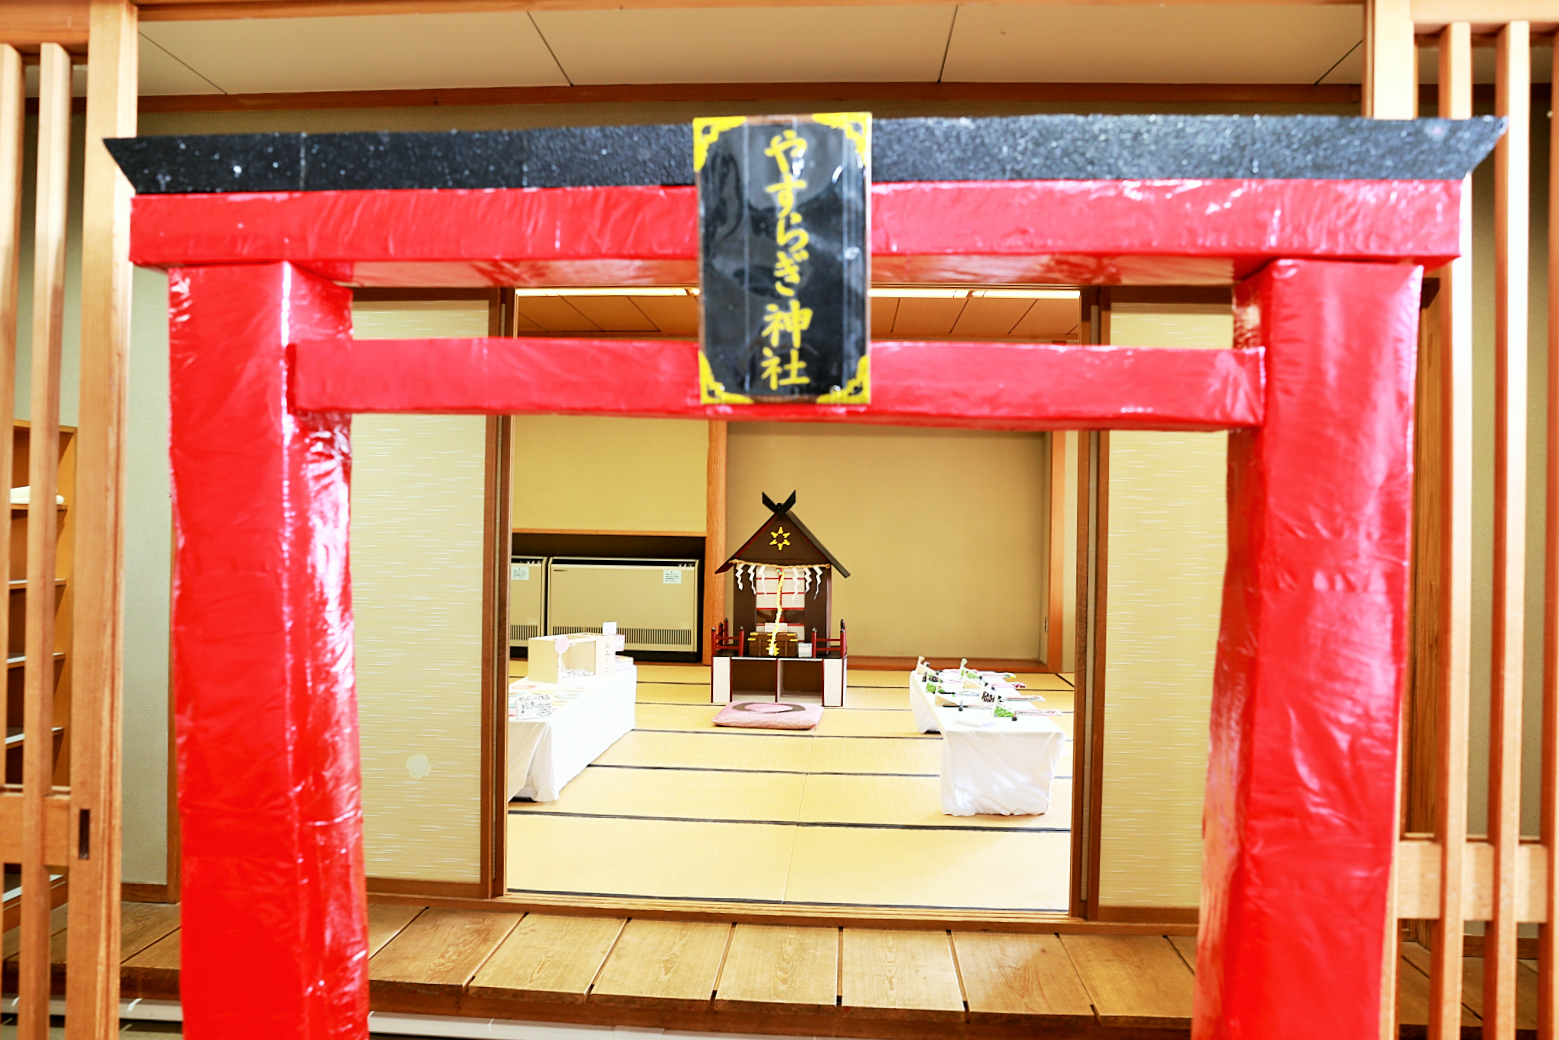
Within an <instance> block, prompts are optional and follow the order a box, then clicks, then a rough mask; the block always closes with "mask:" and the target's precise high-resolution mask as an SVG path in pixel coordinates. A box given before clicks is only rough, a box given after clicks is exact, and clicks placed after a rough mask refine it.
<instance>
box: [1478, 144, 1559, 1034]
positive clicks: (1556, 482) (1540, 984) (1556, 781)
mask: <svg viewBox="0 0 1559 1040" xmlns="http://www.w3.org/2000/svg"><path fill="white" fill-rule="evenodd" d="M1548 149H1549V152H1548V197H1549V198H1550V199H1553V198H1559V134H1556V133H1553V132H1552V127H1551V126H1550V131H1549V135H1548ZM1464 205H1465V203H1464ZM1555 250H1559V220H1553V219H1550V220H1549V221H1548V255H1549V256H1556V255H1559V253H1556V252H1555ZM1556 294H1559V264H1554V263H1551V264H1549V265H1548V299H1549V300H1550V301H1555V300H1559V295H1556ZM1548 356H1549V358H1559V306H1554V305H1553V304H1550V306H1549V307H1548ZM1547 390H1548V429H1547V431H1546V432H1547V449H1548V460H1547V461H1548V473H1547V477H1548V481H1547V491H1548V495H1547V503H1546V509H1545V512H1544V520H1545V523H1544V529H1543V544H1544V559H1543V564H1544V566H1543V704H1542V713H1541V719H1542V722H1541V725H1542V758H1541V760H1540V764H1539V767H1538V768H1539V780H1538V790H1539V792H1540V793H1539V797H1538V837H1539V839H1540V840H1541V841H1542V843H1543V845H1544V847H1545V848H1546V849H1547V850H1548V851H1549V856H1548V867H1549V870H1548V872H1547V874H1546V875H1545V877H1544V878H1543V897H1544V900H1543V901H1544V903H1545V904H1546V905H1547V907H1548V908H1549V911H1550V919H1549V920H1547V921H1545V922H1544V923H1543V924H1541V925H1539V926H1538V929H1537V950H1538V953H1537V980H1536V986H1537V1021H1538V1030H1539V1035H1540V1036H1543V1037H1548V1038H1551V1037H1554V1036H1555V1035H1556V1034H1559V913H1556V912H1555V911H1556V910H1559V870H1556V869H1554V866H1555V861H1556V856H1555V852H1556V851H1559V365H1555V364H1552V363H1550V364H1549V366H1548V387H1547Z"/></svg>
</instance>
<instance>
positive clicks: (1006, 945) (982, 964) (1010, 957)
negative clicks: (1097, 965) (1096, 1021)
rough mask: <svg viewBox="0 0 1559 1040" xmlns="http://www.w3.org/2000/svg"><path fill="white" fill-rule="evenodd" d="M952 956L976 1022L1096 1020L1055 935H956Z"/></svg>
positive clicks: (1087, 1021)
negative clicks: (986, 1018)
mask: <svg viewBox="0 0 1559 1040" xmlns="http://www.w3.org/2000/svg"><path fill="white" fill-rule="evenodd" d="M953 952H954V953H955V954H956V955H957V957H958V969H959V975H960V977H962V979H963V983H964V992H966V993H967V994H968V995H969V1015H970V1020H971V1021H977V1020H979V1019H981V1018H984V1017H991V1018H999V1019H1001V1020H1002V1021H1006V1022H1009V1023H1010V1024H1013V1025H1018V1024H1029V1025H1034V1026H1039V1025H1042V1024H1045V1023H1049V1024H1053V1025H1062V1024H1082V1023H1091V1022H1092V1021H1093V1004H1092V1002H1090V1001H1089V999H1088V991H1087V990H1086V989H1084V988H1083V983H1082V980H1081V979H1079V978H1078V977H1077V969H1076V968H1074V967H1072V959H1071V958H1070V957H1068V956H1067V955H1066V949H1065V948H1064V947H1063V946H1062V945H1061V940H1060V939H1059V938H1057V937H1056V936H1054V935H1017V934H1013V933H1009V932H954V933H953ZM1041 1020H1043V1021H1041Z"/></svg>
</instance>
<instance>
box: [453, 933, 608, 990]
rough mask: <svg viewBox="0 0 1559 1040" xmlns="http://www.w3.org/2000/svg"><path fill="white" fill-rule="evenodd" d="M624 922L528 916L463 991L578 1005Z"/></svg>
mask: <svg viewBox="0 0 1559 1040" xmlns="http://www.w3.org/2000/svg"><path fill="white" fill-rule="evenodd" d="M624 923H626V922H625V919H624V918H621V917H560V916H550V915H547V914H529V915H527V916H526V918H525V920H523V921H521V922H520V923H519V925H518V926H517V927H516V928H515V929H514V931H512V932H510V933H509V937H508V938H507V939H505V940H504V941H503V943H502V944H501V945H500V946H499V947H498V949H497V950H495V951H494V952H493V955H492V956H491V957H489V958H488V959H487V963H486V964H484V965H482V968H481V970H480V971H478V972H477V973H476V978H474V979H472V980H471V985H470V986H469V987H467V989H466V992H467V993H470V994H471V995H472V996H476V997H497V998H499V999H509V1000H557V1001H563V1002H565V1003H570V1004H583V1003H584V1002H585V998H586V997H587V996H588V995H589V993H590V984H591V983H592V982H594V981H595V977H596V975H597V974H598V973H599V972H600V970H601V965H602V964H603V963H605V961H606V955H607V954H608V953H610V952H611V949H612V944H613V943H615V942H616V941H617V936H618V935H619V934H621V932H622V929H623V925H624Z"/></svg>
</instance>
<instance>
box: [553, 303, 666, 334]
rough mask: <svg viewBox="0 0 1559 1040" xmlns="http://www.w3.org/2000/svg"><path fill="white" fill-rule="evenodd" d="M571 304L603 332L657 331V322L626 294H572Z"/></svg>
mask: <svg viewBox="0 0 1559 1040" xmlns="http://www.w3.org/2000/svg"><path fill="white" fill-rule="evenodd" d="M568 302H569V304H570V305H571V306H572V307H573V308H574V309H575V310H577V311H578V312H579V313H580V314H583V315H584V316H585V317H586V318H589V319H590V320H591V321H592V322H593V323H595V325H597V326H598V327H599V328H600V329H601V331H602V332H655V331H657V330H656V328H655V323H654V322H652V321H651V320H650V319H649V318H647V317H645V315H644V312H643V311H642V310H640V309H639V308H638V307H636V306H634V301H633V300H631V299H629V298H628V297H626V296H570V297H569V298H568Z"/></svg>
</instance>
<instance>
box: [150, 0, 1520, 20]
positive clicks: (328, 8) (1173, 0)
mask: <svg viewBox="0 0 1559 1040" xmlns="http://www.w3.org/2000/svg"><path fill="white" fill-rule="evenodd" d="M928 2H929V3H934V4H943V5H954V4H957V3H960V2H963V0H852V5H853V6H874V7H875V6H883V7H890V6H895V5H905V4H911V3H913V4H924V3H928ZM987 2H994V3H1026V4H1027V3H1033V2H1034V0H987ZM1040 2H1042V3H1073V2H1075V0H1040ZM1091 2H1093V3H1104V4H1112V5H1117V4H1119V5H1131V6H1151V7H1162V6H1164V0H1091ZM1360 2H1361V0H1169V3H1170V5H1171V6H1174V5H1176V4H1183V5H1184V6H1199V7H1206V6H1209V5H1242V6H1248V5H1251V4H1259V5H1272V6H1278V5H1282V6H1294V5H1295V4H1303V5H1307V6H1309V5H1325V6H1346V7H1357V6H1359V4H1360ZM1480 2H1481V0H1480ZM1531 2H1543V0H1531ZM783 5H784V0H639V2H638V3H637V4H636V5H635V6H637V7H684V8H686V7H779V6H783ZM622 6H623V0H140V7H141V21H143V22H171V21H210V20H214V19H225V18H320V17H327V16H339V15H366V14H429V13H435V12H451V11H592V10H595V11H599V10H613V9H616V8H619V7H622Z"/></svg>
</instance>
